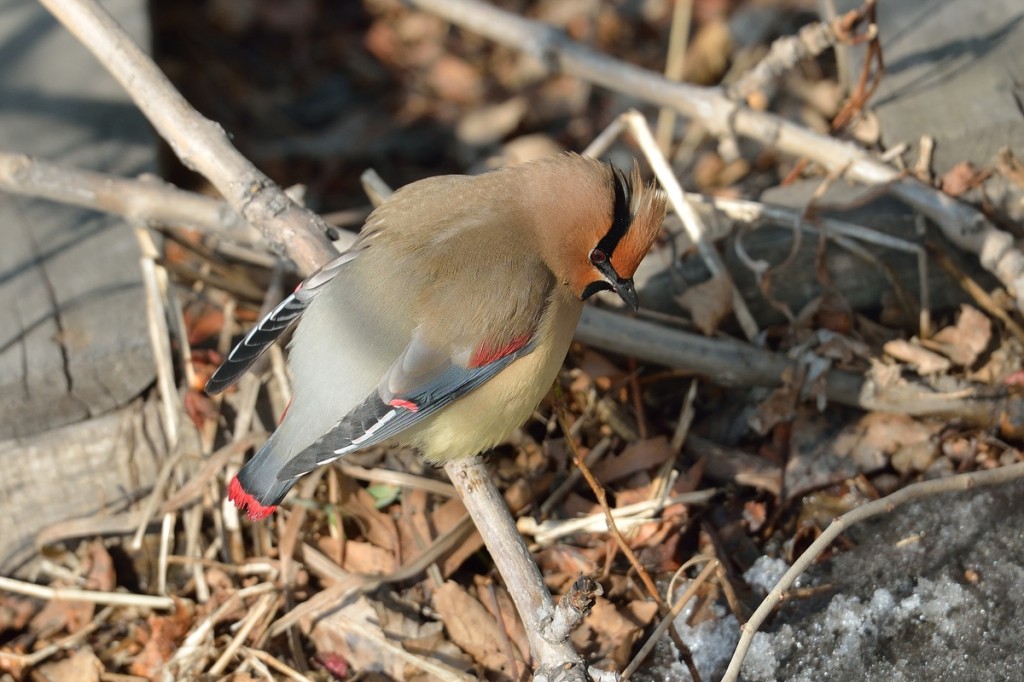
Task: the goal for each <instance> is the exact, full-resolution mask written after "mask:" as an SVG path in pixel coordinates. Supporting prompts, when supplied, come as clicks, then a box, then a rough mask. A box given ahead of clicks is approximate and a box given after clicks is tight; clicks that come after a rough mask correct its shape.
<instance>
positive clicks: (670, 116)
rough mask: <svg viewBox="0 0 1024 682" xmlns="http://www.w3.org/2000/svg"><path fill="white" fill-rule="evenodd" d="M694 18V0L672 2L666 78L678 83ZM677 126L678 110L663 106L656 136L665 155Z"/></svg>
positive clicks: (683, 68) (683, 69) (683, 67)
mask: <svg viewBox="0 0 1024 682" xmlns="http://www.w3.org/2000/svg"><path fill="white" fill-rule="evenodd" d="M692 18H693V0H675V2H674V3H672V26H671V28H670V29H669V34H668V55H667V56H666V57H665V78H667V79H668V80H670V81H672V82H673V83H678V82H679V81H681V80H683V74H684V73H685V71H686V45H687V43H689V42H690V24H691V23H692V22H691V20H692ZM675 127H676V112H675V110H674V109H672V108H670V107H662V109H661V110H660V111H659V112H658V125H657V128H656V130H657V131H658V132H657V135H656V136H655V137H656V138H657V140H658V148H659V149H661V151H662V153H664V154H665V156H669V155H670V152H671V149H670V148H671V146H672V135H673V133H674V132H675Z"/></svg>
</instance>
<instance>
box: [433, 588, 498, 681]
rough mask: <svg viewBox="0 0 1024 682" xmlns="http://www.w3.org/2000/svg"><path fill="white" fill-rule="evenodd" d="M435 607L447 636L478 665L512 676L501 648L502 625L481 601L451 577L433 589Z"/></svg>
mask: <svg viewBox="0 0 1024 682" xmlns="http://www.w3.org/2000/svg"><path fill="white" fill-rule="evenodd" d="M432 603H433V605H434V609H435V610H436V611H437V613H438V615H439V616H440V617H441V621H442V622H443V623H444V627H445V629H446V630H447V631H448V636H449V637H451V639H452V641H453V642H455V643H456V644H457V645H458V646H459V648H460V649H462V650H463V651H465V652H466V653H467V654H469V655H470V656H472V657H473V660H474V661H476V662H477V663H478V664H479V665H481V666H483V667H484V668H486V669H487V670H490V671H494V672H496V673H498V676H499V679H505V680H511V677H510V672H511V671H510V670H509V661H508V657H507V656H506V655H505V653H504V651H503V650H502V646H501V641H502V630H501V626H500V625H499V624H498V622H497V621H496V620H495V619H494V616H492V615H491V614H490V613H488V611H487V609H485V608H484V605H483V604H481V603H480V602H479V601H477V599H476V598H475V597H473V596H471V595H470V594H469V593H468V592H467V591H466V590H465V589H463V588H462V586H461V585H459V584H458V583H456V582H453V581H451V580H449V581H447V582H445V584H444V585H442V586H441V587H440V588H438V589H437V590H435V591H434V597H433V601H432Z"/></svg>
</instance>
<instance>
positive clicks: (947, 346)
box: [921, 304, 992, 367]
mask: <svg viewBox="0 0 1024 682" xmlns="http://www.w3.org/2000/svg"><path fill="white" fill-rule="evenodd" d="M991 340H992V321H991V320H990V319H989V318H988V317H987V316H985V315H983V314H982V313H981V312H979V311H978V309H977V308H973V307H971V306H969V305H967V304H964V305H961V306H960V316H959V317H958V318H957V320H956V324H955V325H954V326H952V327H945V328H944V329H940V330H939V332H938V333H937V334H936V335H935V336H933V337H932V338H930V339H928V340H926V341H922V342H921V343H922V344H924V345H926V346H927V347H929V348H932V349H933V350H936V351H938V352H940V353H942V354H943V355H945V356H946V357H948V358H949V359H950V360H952V361H953V362H955V363H956V364H958V365H961V366H962V367H970V366H971V365H973V364H974V362H975V360H977V359H978V356H979V355H981V353H982V351H984V350H985V349H986V348H987V347H988V344H989V341H991Z"/></svg>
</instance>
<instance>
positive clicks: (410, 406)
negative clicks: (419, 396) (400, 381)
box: [388, 398, 420, 412]
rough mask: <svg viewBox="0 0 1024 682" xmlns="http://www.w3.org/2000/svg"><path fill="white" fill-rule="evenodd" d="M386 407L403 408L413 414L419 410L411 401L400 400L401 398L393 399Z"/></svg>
mask: <svg viewBox="0 0 1024 682" xmlns="http://www.w3.org/2000/svg"><path fill="white" fill-rule="evenodd" d="M388 405H390V406H391V407H404V408H405V409H407V410H409V411H410V412H415V411H416V410H418V409H420V406H419V405H417V404H416V403H414V402H413V401H411V400H402V399H401V398H395V399H394V400H392V401H391V402H390V403H388Z"/></svg>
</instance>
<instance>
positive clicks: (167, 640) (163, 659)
mask: <svg viewBox="0 0 1024 682" xmlns="http://www.w3.org/2000/svg"><path fill="white" fill-rule="evenodd" d="M147 625H148V627H146V628H142V627H140V628H139V639H140V640H142V641H143V643H144V644H143V647H142V651H141V652H139V654H138V655H137V656H135V658H133V659H132V663H131V666H130V667H129V672H131V674H132V675H138V676H140V677H145V678H147V679H151V680H152V679H157V678H159V677H160V673H161V669H162V668H163V667H164V664H166V663H167V661H169V660H170V659H171V656H173V655H174V652H175V651H177V650H178V645H179V644H181V641H182V640H183V639H184V638H185V634H186V633H188V631H189V628H190V627H191V626H192V611H191V609H189V608H187V607H185V605H184V603H182V602H179V603H178V607H177V608H176V609H175V610H174V613H172V614H170V615H169V616H158V615H156V614H152V615H150V617H149V620H148V623H147Z"/></svg>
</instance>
